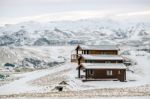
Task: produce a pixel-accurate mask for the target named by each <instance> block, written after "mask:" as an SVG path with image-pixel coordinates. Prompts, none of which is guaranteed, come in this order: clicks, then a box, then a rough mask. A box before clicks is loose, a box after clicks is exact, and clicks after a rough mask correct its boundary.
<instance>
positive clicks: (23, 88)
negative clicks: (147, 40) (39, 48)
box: [0, 47, 150, 99]
mask: <svg viewBox="0 0 150 99" xmlns="http://www.w3.org/2000/svg"><path fill="white" fill-rule="evenodd" d="M56 48H57V49H59V50H57V51H59V53H62V54H63V55H62V56H67V57H68V58H67V62H66V63H65V64H62V65H59V66H56V67H52V68H50V69H44V70H38V71H33V72H29V73H24V74H18V76H19V77H22V78H21V79H19V80H15V81H13V82H11V83H9V84H6V85H4V86H1V87H0V95H5V94H16V93H44V92H45V93H46V92H51V90H52V88H53V87H50V88H49V86H56V85H58V83H59V82H61V81H62V80H66V81H67V83H68V84H69V85H67V86H68V88H69V91H73V92H71V93H67V92H66V93H65V94H67V95H69V94H76V93H77V92H79V91H81V93H82V92H83V93H84V92H85V91H86V90H89V94H90V93H91V92H95V93H93V94H92V93H91V95H94V94H96V95H97V94H100V93H101V94H102V95H107V94H108V95H113V94H115V95H117V94H118V95H119V94H122V92H124V91H125V93H124V94H125V95H126V92H127V91H131V92H129V93H132V92H133V93H134V95H138V94H140V95H141V94H142V95H143V94H145V93H146V94H150V79H149V78H150V76H149V75H150V72H149V70H150V66H149V64H150V61H149V59H148V58H147V57H148V56H149V55H150V54H148V53H144V56H143V52H142V54H141V51H140V52H139V51H131V55H128V56H126V57H129V58H131V59H133V60H134V61H136V62H137V65H134V66H132V67H130V69H132V70H134V73H132V72H131V71H127V82H120V81H89V82H82V81H81V79H78V78H77V70H76V66H77V64H76V63H70V62H69V55H70V50H71V49H70V48H69V47H68V48H67V49H63V50H61V49H62V48H61V47H59V48H58V47H56ZM43 49H44V48H43ZM52 49H53V50H54V51H55V47H52ZM45 50H46V48H45ZM55 53H57V52H55ZM55 53H54V54H53V55H55ZM57 54H58V53H57ZM65 70H67V71H65ZM54 75H55V76H54ZM56 75H57V76H56ZM59 75H60V78H59ZM62 75H64V76H65V79H61V76H62ZM66 77H67V79H66ZM53 79H55V80H56V81H57V82H56V83H55V84H53ZM39 82H40V84H39ZM37 85H38V86H37ZM106 88H107V89H106ZM109 89H110V90H111V89H113V90H114V92H115V93H112V91H110V92H109ZM104 90H106V92H105V91H104ZM69 91H68V92H69ZM90 91H91V92H90ZM107 91H108V93H107ZM134 91H137V92H138V93H137V92H134ZM141 91H142V92H143V93H141ZM99 92H100V93H99ZM116 92H120V93H116ZM129 93H127V94H129ZM51 94H52V93H49V94H47V95H51ZM56 94H57V93H56ZM85 95H86V94H85ZM56 96H57V95H56ZM56 99H57V98H56ZM129 99H130V98H129ZM131 99H132V98H131ZM133 99H134V98H133ZM135 99H136V98H135Z"/></svg>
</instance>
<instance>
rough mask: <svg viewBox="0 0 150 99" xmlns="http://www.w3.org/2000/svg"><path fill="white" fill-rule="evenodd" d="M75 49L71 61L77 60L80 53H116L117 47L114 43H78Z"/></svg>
mask: <svg viewBox="0 0 150 99" xmlns="http://www.w3.org/2000/svg"><path fill="white" fill-rule="evenodd" d="M75 51H76V53H75V54H72V55H71V62H77V61H78V60H77V59H78V58H79V56H80V55H81V54H82V55H83V54H100V55H118V51H119V48H118V47H117V46H115V45H78V46H77V47H76V49H75Z"/></svg>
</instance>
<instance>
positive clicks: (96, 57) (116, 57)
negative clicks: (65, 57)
mask: <svg viewBox="0 0 150 99" xmlns="http://www.w3.org/2000/svg"><path fill="white" fill-rule="evenodd" d="M81 57H83V58H84V59H85V60H123V57H122V56H120V55H97V54H95V55H82V56H81Z"/></svg>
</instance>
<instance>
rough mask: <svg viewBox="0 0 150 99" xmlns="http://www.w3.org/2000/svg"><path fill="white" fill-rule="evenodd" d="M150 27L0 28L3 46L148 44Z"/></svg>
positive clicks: (104, 23) (101, 23) (91, 23)
mask: <svg viewBox="0 0 150 99" xmlns="http://www.w3.org/2000/svg"><path fill="white" fill-rule="evenodd" d="M149 40H150V23H148V22H119V21H113V20H108V19H107V20H106V19H104V20H100V19H89V20H78V21H56V22H47V23H38V22H33V21H30V22H24V23H18V24H13V25H10V24H6V25H5V26H3V27H0V46H24V45H26V46H43V45H45V46H48V45H66V44H69V45H70V44H71V45H72V44H102V43H113V44H116V43H117V44H118V43H126V44H130V43H135V42H136V43H138V44H141V43H142V44H143V43H147V42H149Z"/></svg>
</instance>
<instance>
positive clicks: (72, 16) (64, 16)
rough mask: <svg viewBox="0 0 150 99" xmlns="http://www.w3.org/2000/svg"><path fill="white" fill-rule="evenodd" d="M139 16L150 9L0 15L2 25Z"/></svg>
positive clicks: (147, 12) (148, 14)
mask: <svg viewBox="0 0 150 99" xmlns="http://www.w3.org/2000/svg"><path fill="white" fill-rule="evenodd" d="M139 16H144V17H147V16H150V11H140V12H130V13H119V14H118V13H115V12H113V10H112V11H110V10H101V11H95V10H94V11H92V10H89V11H71V12H61V13H60V12H59V13H50V14H49V13H48V14H42V15H36V16H26V17H14V18H12V17H0V25H4V24H16V23H19V22H25V21H37V22H48V21H62V20H71V21H75V20H80V19H93V18H114V19H117V20H119V19H123V18H131V17H132V18H133V19H134V18H139Z"/></svg>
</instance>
